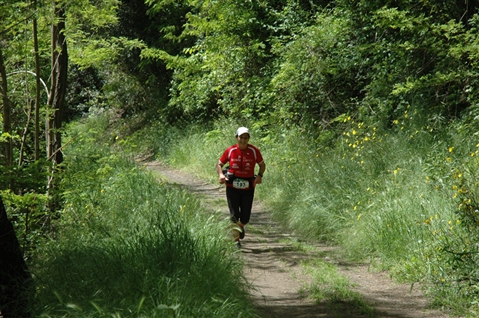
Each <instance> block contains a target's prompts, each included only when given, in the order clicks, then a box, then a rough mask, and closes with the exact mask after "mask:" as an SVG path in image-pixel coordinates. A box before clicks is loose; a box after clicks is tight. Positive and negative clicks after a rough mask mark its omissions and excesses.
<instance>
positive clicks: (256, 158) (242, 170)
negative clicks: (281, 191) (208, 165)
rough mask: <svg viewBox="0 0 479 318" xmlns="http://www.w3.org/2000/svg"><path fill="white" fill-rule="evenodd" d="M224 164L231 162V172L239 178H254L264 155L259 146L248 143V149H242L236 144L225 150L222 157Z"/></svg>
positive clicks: (221, 160)
mask: <svg viewBox="0 0 479 318" xmlns="http://www.w3.org/2000/svg"><path fill="white" fill-rule="evenodd" d="M220 162H221V163H222V164H223V165H224V164H226V163H227V162H229V165H230V168H229V170H228V171H229V172H232V173H234V175H235V177H237V178H243V179H248V178H253V177H254V168H255V166H256V164H260V163H262V162H263V156H262V155H261V152H260V151H259V149H258V148H256V147H255V146H253V145H250V144H248V146H247V147H246V149H244V150H241V149H240V148H239V146H238V145H237V144H236V145H234V146H231V147H229V148H228V149H226V150H225V152H224V153H223V155H222V156H221V158H220Z"/></svg>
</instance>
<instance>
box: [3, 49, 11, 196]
mask: <svg viewBox="0 0 479 318" xmlns="http://www.w3.org/2000/svg"><path fill="white" fill-rule="evenodd" d="M0 80H1V85H0V93H1V94H2V106H3V133H5V134H8V135H11V133H12V123H11V118H10V114H11V108H10V107H11V106H10V100H9V99H8V85H7V72H6V70H5V62H4V60H3V51H2V44H1V43H0ZM4 156H5V166H6V167H11V166H12V165H13V144H12V138H11V136H7V140H6V142H5V148H4ZM9 185H10V189H12V187H13V180H12V179H11V178H10V181H9Z"/></svg>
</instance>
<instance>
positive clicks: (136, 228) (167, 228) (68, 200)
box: [31, 122, 255, 318]
mask: <svg viewBox="0 0 479 318" xmlns="http://www.w3.org/2000/svg"><path fill="white" fill-rule="evenodd" d="M89 125H91V126H89ZM95 126H97V125H95V123H94V122H92V123H89V124H87V125H85V126H77V127H76V128H75V129H78V130H81V131H83V133H82V135H81V136H80V135H78V136H77V139H76V142H75V143H72V144H70V148H69V149H68V150H67V151H66V152H65V159H66V160H65V165H67V166H68V167H69V169H67V170H66V172H65V175H64V178H63V184H62V187H63V189H65V192H64V197H63V200H64V206H65V208H64V210H63V211H61V218H59V219H58V220H54V221H53V224H52V226H53V227H54V228H55V229H56V230H55V231H53V232H51V236H50V237H49V238H47V239H45V241H44V244H42V245H40V246H39V247H38V250H37V251H36V254H35V258H34V259H32V260H31V263H32V264H31V269H32V272H33V274H34V276H35V284H36V288H37V295H36V301H35V314H36V316H37V317H205V318H206V317H208V318H209V317H240V316H241V317H255V313H254V310H253V309H252V308H251V303H250V302H249V301H248V298H247V297H248V296H247V290H248V285H247V283H246V281H245V279H244V278H243V276H242V264H241V261H240V258H238V257H237V255H236V251H235V249H234V247H233V246H232V245H231V244H230V242H229V240H228V239H227V238H226V235H227V232H226V231H225V230H224V229H225V228H226V224H225V221H223V220H222V219H221V218H218V215H217V214H213V215H211V214H210V213H206V211H204V210H203V208H202V207H201V205H200V202H199V201H198V199H197V198H196V197H195V196H193V195H191V194H189V193H188V192H186V191H184V190H181V189H180V188H178V187H171V186H170V185H168V184H167V183H159V182H158V181H157V180H156V178H155V177H154V176H153V175H152V174H150V173H149V172H147V171H146V170H145V169H144V168H141V167H137V166H135V164H134V163H133V162H132V161H131V160H130V158H129V157H128V156H127V157H126V158H125V157H123V156H122V155H118V154H116V153H113V152H110V150H109V149H110V147H109V145H108V144H103V143H101V142H99V140H98V139H97V138H98V133H97V131H98V130H100V129H98V130H96V129H95V130H93V129H92V128H91V127H95ZM72 134H75V133H74V132H72Z"/></svg>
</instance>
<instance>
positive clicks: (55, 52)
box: [46, 4, 68, 164]
mask: <svg viewBox="0 0 479 318" xmlns="http://www.w3.org/2000/svg"><path fill="white" fill-rule="evenodd" d="M54 5H56V4H54ZM54 21H55V22H56V24H55V22H54V23H53V24H52V26H51V37H52V39H51V41H52V75H51V81H52V82H51V89H50V98H49V99H48V108H49V112H48V117H47V127H46V128H47V129H46V130H47V156H48V158H50V159H52V160H53V163H54V164H59V163H61V162H62V161H63V154H62V152H61V146H62V141H61V131H60V129H61V128H62V121H63V118H62V117H63V112H64V110H65V94H66V88H67V87H66V86H67V71H68V52H67V42H66V39H65V35H64V31H65V7H60V8H58V7H56V6H55V7H54Z"/></svg>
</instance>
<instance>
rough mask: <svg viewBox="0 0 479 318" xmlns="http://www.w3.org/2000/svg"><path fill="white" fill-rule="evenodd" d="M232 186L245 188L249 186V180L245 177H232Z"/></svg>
mask: <svg viewBox="0 0 479 318" xmlns="http://www.w3.org/2000/svg"><path fill="white" fill-rule="evenodd" d="M233 188H236V189H247V188H249V181H248V180H245V179H234V180H233Z"/></svg>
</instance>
